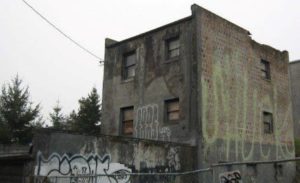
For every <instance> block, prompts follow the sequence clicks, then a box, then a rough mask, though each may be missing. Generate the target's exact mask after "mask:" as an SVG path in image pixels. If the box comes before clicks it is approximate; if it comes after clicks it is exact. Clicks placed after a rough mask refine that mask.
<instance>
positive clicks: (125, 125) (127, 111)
mask: <svg viewBox="0 0 300 183" xmlns="http://www.w3.org/2000/svg"><path fill="white" fill-rule="evenodd" d="M133 118H134V115H133V106H131V107H126V108H122V109H121V120H122V134H123V135H132V134H133Z"/></svg>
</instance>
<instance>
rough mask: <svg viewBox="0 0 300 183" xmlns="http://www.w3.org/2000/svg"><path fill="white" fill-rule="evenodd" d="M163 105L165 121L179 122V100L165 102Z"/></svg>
mask: <svg viewBox="0 0 300 183" xmlns="http://www.w3.org/2000/svg"><path fill="white" fill-rule="evenodd" d="M165 104H166V119H167V121H176V120H179V111H180V110H179V99H178V98H176V99H172V100H167V101H166V102H165Z"/></svg>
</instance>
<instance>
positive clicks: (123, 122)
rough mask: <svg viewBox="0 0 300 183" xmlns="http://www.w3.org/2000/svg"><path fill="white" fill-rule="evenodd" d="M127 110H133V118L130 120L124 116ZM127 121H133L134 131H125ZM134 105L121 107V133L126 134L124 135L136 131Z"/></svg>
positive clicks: (130, 134) (131, 134)
mask: <svg viewBox="0 0 300 183" xmlns="http://www.w3.org/2000/svg"><path fill="white" fill-rule="evenodd" d="M127 110H132V119H130V120H125V119H124V116H125V111H127ZM125 123H131V125H132V132H131V133H125ZM133 123H134V106H127V107H122V108H121V109H120V127H121V128H120V134H121V135H124V136H133V133H134V126H133Z"/></svg>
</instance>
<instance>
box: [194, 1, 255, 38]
mask: <svg viewBox="0 0 300 183" xmlns="http://www.w3.org/2000/svg"><path fill="white" fill-rule="evenodd" d="M193 7H196V8H199V9H200V10H204V11H207V12H208V13H210V14H212V15H213V16H216V17H218V18H221V19H222V20H224V21H225V22H227V23H229V24H232V25H233V26H235V27H236V28H238V29H240V30H242V31H244V32H246V33H247V34H248V35H251V32H250V31H249V30H247V29H245V28H243V27H241V26H239V25H237V24H236V23H234V22H231V21H230V20H227V19H226V18H224V17H222V16H221V15H218V14H216V13H214V12H212V11H210V10H208V9H206V8H203V7H202V6H199V5H198V4H193V5H192V9H193Z"/></svg>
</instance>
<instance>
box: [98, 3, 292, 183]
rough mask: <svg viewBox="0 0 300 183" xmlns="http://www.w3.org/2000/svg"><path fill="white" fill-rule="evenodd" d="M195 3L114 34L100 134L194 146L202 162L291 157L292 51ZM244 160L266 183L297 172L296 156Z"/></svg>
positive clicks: (109, 41) (107, 57) (108, 55)
mask: <svg viewBox="0 0 300 183" xmlns="http://www.w3.org/2000/svg"><path fill="white" fill-rule="evenodd" d="M191 9H192V15H191V16H188V17H185V18H183V19H181V20H178V21H175V22H172V23H170V24H167V25H164V26H162V27H159V28H156V29H154V30H150V31H148V32H145V33H142V34H140V35H137V36H134V37H131V38H128V39H126V40H123V41H114V40H112V39H106V50H105V64H104V65H105V67H104V83H103V112H104V114H103V122H102V133H104V134H109V135H116V136H129V137H135V138H142V139H152V140H158V141H168V142H179V143H183V144H189V145H192V146H195V147H197V157H194V158H195V161H197V164H198V168H204V167H208V166H210V165H211V164H213V163H220V162H235V161H256V160H278V159H288V158H293V157H294V140H293V139H294V137H293V122H292V110H291V101H290V92H289V91H290V90H289V80H288V63H289V58H288V52H287V51H279V50H277V49H274V48H272V47H270V46H267V45H263V44H259V43H257V42H256V41H254V40H253V39H252V38H251V34H250V32H249V31H248V30H246V29H244V28H242V27H240V26H238V25H235V24H234V23H231V22H229V21H227V20H225V19H223V18H221V17H219V16H217V15H215V14H214V13H212V12H209V11H208V10H205V9H203V8H201V7H199V6H197V5H192V8H191ZM268 168H269V169H268ZM229 169H230V168H229ZM238 169H239V171H243V170H246V169H247V170H246V171H245V172H248V173H249V172H252V173H250V174H251V175H252V174H253V177H255V178H254V179H256V180H259V182H274V181H275V179H276V181H278V180H281V178H282V177H284V181H283V182H290V181H291V179H292V177H293V175H294V164H293V163H286V164H284V165H278V166H277V165H276V167H275V168H274V166H273V165H272V166H269V167H268V166H256V165H253V166H252V165H251V166H250V165H249V166H247V167H239V168H238ZM248 169H249V170H248ZM267 169H268V171H263V170H267ZM273 169H274V170H273ZM220 171H222V170H220ZM223 171H224V170H223ZM244 175H245V174H244ZM272 177H273V178H272ZM274 177H275V178H274Z"/></svg>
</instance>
